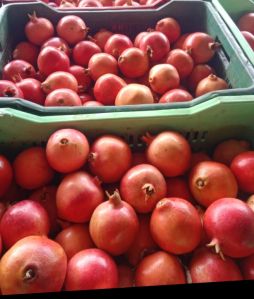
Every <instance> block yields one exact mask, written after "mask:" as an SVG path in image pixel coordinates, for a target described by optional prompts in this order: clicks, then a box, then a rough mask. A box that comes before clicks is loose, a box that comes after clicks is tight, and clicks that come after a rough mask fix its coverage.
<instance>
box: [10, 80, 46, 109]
mask: <svg viewBox="0 0 254 299" xmlns="http://www.w3.org/2000/svg"><path fill="white" fill-rule="evenodd" d="M16 86H17V87H18V88H20V89H21V90H22V92H23V97H24V99H26V100H28V101H30V102H33V103H36V104H39V105H44V102H45V94H44V92H43V91H42V89H41V82H40V81H38V80H36V79H33V78H27V79H23V80H21V81H20V82H17V83H16Z"/></svg>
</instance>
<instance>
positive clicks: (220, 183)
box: [189, 161, 238, 207]
mask: <svg viewBox="0 0 254 299" xmlns="http://www.w3.org/2000/svg"><path fill="white" fill-rule="evenodd" d="M189 187H190V190H191V193H192V195H193V197H194V198H195V200H196V201H197V202H198V203H200V204H201V205H202V206H205V207H208V206H209V205H210V204H212V203H213V202H214V201H216V200H217V199H220V198H222V197H236V196H237V192H238V186H237V181H236V178H235V176H234V174H233V172H232V171H231V170H230V168H229V167H227V166H226V165H224V164H222V163H218V162H214V161H204V162H200V163H198V164H197V165H196V166H195V167H194V168H193V169H192V171H191V173H190V176H189Z"/></svg>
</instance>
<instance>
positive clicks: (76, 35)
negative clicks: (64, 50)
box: [56, 15, 88, 45]
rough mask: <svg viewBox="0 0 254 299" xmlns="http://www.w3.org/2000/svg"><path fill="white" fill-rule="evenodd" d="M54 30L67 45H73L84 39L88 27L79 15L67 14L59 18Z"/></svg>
mask: <svg viewBox="0 0 254 299" xmlns="http://www.w3.org/2000/svg"><path fill="white" fill-rule="evenodd" d="M56 31H57V34H58V36H59V37H61V38H63V39H64V40H65V41H66V42H67V43H68V44H69V45H75V44H77V43H78V42H80V41H82V40H83V39H85V37H86V35H87V31H88V28H87V27H86V24H85V22H84V21H83V20H82V19H81V18H80V17H78V16H75V15H67V16H64V17H62V18H61V19H60V20H59V22H58V23H57V25H56Z"/></svg>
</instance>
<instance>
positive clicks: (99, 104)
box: [83, 101, 104, 107]
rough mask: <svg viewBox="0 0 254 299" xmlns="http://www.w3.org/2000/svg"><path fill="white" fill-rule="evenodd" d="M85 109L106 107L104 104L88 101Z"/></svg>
mask: <svg viewBox="0 0 254 299" xmlns="http://www.w3.org/2000/svg"><path fill="white" fill-rule="evenodd" d="M83 106H85V107H97V106H104V105H103V104H102V103H100V102H97V101H87V102H85V103H84V104H83Z"/></svg>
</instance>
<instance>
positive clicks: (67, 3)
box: [59, 0, 76, 9]
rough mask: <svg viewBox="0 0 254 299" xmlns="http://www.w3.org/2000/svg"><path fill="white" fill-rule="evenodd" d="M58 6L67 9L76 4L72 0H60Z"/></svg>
mask: <svg viewBox="0 0 254 299" xmlns="http://www.w3.org/2000/svg"><path fill="white" fill-rule="evenodd" d="M59 7H60V8H62V9H65V8H66V9H69V8H70V7H71V8H74V7H76V5H75V4H74V3H73V2H72V1H70V2H69V0H68V1H66V0H62V1H61V4H60V6H59Z"/></svg>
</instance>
